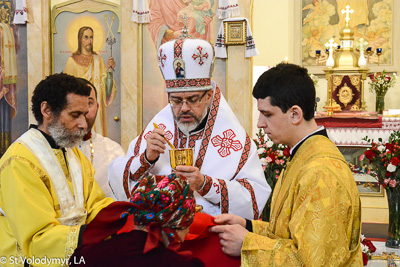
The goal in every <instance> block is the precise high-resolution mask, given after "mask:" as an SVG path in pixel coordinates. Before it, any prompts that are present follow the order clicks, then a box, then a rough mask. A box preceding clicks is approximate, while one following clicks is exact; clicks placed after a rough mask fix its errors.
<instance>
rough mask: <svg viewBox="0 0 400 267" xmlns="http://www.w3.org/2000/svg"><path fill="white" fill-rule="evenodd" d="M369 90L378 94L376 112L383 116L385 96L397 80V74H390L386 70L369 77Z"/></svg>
mask: <svg viewBox="0 0 400 267" xmlns="http://www.w3.org/2000/svg"><path fill="white" fill-rule="evenodd" d="M369 78H370V79H371V81H370V82H369V90H370V91H371V92H372V93H375V94H376V106H375V109H376V112H378V114H382V111H383V110H384V109H385V95H386V93H387V91H388V90H389V88H390V87H392V86H393V85H394V84H395V83H396V80H397V76H396V73H393V74H389V73H387V72H386V71H385V70H383V71H382V72H376V73H374V74H371V75H369Z"/></svg>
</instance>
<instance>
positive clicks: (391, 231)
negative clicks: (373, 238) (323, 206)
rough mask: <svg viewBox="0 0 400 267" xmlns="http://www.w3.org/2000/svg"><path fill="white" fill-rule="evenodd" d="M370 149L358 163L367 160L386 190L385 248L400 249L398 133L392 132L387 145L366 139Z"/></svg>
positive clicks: (399, 144) (399, 135)
mask: <svg viewBox="0 0 400 267" xmlns="http://www.w3.org/2000/svg"><path fill="white" fill-rule="evenodd" d="M363 140H364V141H367V142H368V143H370V144H371V148H370V149H368V150H367V151H365V153H364V154H363V155H361V156H360V161H362V160H368V161H369V163H370V164H371V165H372V166H373V168H374V172H371V173H370V175H372V176H374V177H375V178H376V179H377V180H378V182H379V184H380V185H382V187H383V188H385V190H386V194H387V200H388V207H389V227H388V237H387V239H386V246H387V247H391V248H400V213H399V209H400V131H394V132H392V133H391V135H390V136H389V140H388V142H387V143H383V142H382V138H379V139H378V141H379V142H378V143H375V142H374V141H373V140H370V139H368V136H366V137H365V138H364V139H363Z"/></svg>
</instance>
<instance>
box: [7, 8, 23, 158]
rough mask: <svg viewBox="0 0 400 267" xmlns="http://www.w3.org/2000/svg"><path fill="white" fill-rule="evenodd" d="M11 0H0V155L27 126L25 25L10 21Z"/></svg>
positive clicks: (11, 12)
mask: <svg viewBox="0 0 400 267" xmlns="http://www.w3.org/2000/svg"><path fill="white" fill-rule="evenodd" d="M14 8H15V2H14V1H11V0H10V1H0V41H1V45H0V52H1V53H0V59H1V60H0V61H1V65H0V74H1V75H0V157H1V156H2V155H3V154H4V152H5V151H6V150H7V148H8V146H10V144H11V143H12V142H13V141H15V140H16V139H17V138H18V137H19V136H20V135H21V134H22V133H24V132H25V131H26V130H27V128H28V106H29V105H28V81H27V54H26V51H27V48H26V47H27V35H26V25H14V24H13V23H12V21H13V15H14Z"/></svg>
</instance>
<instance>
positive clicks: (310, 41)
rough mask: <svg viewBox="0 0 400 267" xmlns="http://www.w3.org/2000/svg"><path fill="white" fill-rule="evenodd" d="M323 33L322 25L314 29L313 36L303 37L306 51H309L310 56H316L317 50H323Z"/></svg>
mask: <svg viewBox="0 0 400 267" xmlns="http://www.w3.org/2000/svg"><path fill="white" fill-rule="evenodd" d="M321 35H322V26H320V27H319V28H318V29H313V30H312V31H311V36H310V37H309V38H305V39H303V43H302V45H303V47H304V49H305V51H307V52H308V54H309V55H310V57H315V51H316V50H320V51H323V50H324V49H323V47H322V45H321V43H320V41H319V39H320V38H321Z"/></svg>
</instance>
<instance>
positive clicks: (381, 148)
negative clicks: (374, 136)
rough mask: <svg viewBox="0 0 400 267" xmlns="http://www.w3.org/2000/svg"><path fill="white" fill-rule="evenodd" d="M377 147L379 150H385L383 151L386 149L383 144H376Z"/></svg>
mask: <svg viewBox="0 0 400 267" xmlns="http://www.w3.org/2000/svg"><path fill="white" fill-rule="evenodd" d="M377 149H378V150H379V151H381V152H385V151H386V147H385V146H383V145H380V146H378V148H377Z"/></svg>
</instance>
